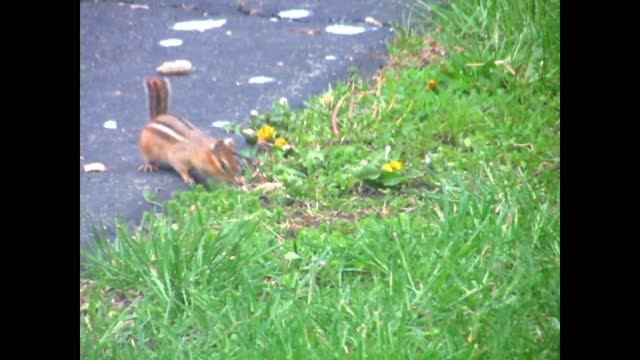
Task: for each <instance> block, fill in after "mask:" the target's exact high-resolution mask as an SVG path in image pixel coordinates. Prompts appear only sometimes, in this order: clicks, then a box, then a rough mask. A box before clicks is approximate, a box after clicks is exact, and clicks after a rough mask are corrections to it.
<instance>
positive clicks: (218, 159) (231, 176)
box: [208, 139, 239, 183]
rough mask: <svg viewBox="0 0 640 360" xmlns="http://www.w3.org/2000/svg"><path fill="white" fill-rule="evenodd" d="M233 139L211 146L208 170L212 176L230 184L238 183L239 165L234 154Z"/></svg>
mask: <svg viewBox="0 0 640 360" xmlns="http://www.w3.org/2000/svg"><path fill="white" fill-rule="evenodd" d="M233 146H234V143H233V139H225V140H224V141H216V142H213V143H211V144H210V145H209V150H210V151H209V154H208V162H209V166H208V169H209V170H210V171H209V172H210V175H211V176H213V177H217V178H221V179H223V180H225V181H228V182H230V183H237V182H238V179H237V176H238V172H239V169H238V163H237V161H236V158H235V156H234V154H233Z"/></svg>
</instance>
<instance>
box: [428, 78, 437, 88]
mask: <svg viewBox="0 0 640 360" xmlns="http://www.w3.org/2000/svg"><path fill="white" fill-rule="evenodd" d="M436 86H438V83H437V82H436V81H435V80H433V79H430V80H429V81H427V85H426V86H425V87H426V88H427V89H435V88H436Z"/></svg>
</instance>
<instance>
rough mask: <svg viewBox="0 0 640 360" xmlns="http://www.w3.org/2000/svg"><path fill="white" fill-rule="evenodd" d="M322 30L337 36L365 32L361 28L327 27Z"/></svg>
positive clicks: (345, 26) (347, 26)
mask: <svg viewBox="0 0 640 360" xmlns="http://www.w3.org/2000/svg"><path fill="white" fill-rule="evenodd" d="M324 30H325V31H326V32H328V33H332V34H338V35H356V34H360V33H363V32H365V30H366V29H365V28H363V27H362V26H350V25H329V26H327V27H326V28H325V29H324Z"/></svg>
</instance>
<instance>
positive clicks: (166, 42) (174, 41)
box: [158, 39, 182, 47]
mask: <svg viewBox="0 0 640 360" xmlns="http://www.w3.org/2000/svg"><path fill="white" fill-rule="evenodd" d="M158 44H159V45H160V46H164V47H172V46H180V45H182V40H181V39H164V40H160V41H159V42H158Z"/></svg>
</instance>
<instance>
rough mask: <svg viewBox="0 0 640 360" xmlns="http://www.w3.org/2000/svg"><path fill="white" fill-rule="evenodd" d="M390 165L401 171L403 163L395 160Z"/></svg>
mask: <svg viewBox="0 0 640 360" xmlns="http://www.w3.org/2000/svg"><path fill="white" fill-rule="evenodd" d="M389 165H390V166H391V168H392V169H393V170H400V169H402V163H401V162H400V161H398V160H393V161H391V162H390V163H389Z"/></svg>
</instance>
